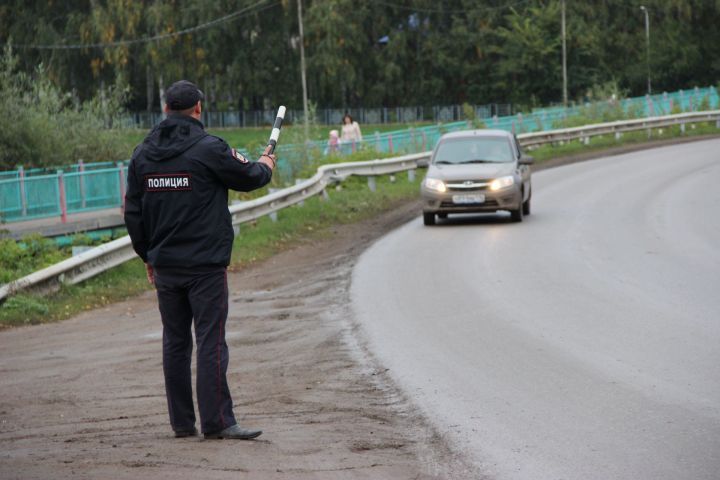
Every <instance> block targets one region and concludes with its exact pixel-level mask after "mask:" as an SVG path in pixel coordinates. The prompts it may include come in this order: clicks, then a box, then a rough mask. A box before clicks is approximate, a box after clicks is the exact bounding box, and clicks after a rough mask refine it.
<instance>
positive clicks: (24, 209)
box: [18, 167, 27, 217]
mask: <svg viewBox="0 0 720 480" xmlns="http://www.w3.org/2000/svg"><path fill="white" fill-rule="evenodd" d="M18 175H19V177H20V178H19V181H20V204H21V205H22V216H23V217H26V216H27V192H26V191H25V169H24V168H23V167H20V168H18Z"/></svg>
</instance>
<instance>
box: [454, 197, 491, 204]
mask: <svg viewBox="0 0 720 480" xmlns="http://www.w3.org/2000/svg"><path fill="white" fill-rule="evenodd" d="M483 202H485V195H453V203H459V204H465V203H483Z"/></svg>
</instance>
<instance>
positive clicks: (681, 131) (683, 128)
mask: <svg viewBox="0 0 720 480" xmlns="http://www.w3.org/2000/svg"><path fill="white" fill-rule="evenodd" d="M680 134H681V135H685V124H684V123H681V124H680Z"/></svg>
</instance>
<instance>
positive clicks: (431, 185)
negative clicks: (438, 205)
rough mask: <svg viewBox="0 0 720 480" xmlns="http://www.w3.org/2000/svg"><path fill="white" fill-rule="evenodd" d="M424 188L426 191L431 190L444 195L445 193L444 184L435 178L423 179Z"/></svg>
mask: <svg viewBox="0 0 720 480" xmlns="http://www.w3.org/2000/svg"><path fill="white" fill-rule="evenodd" d="M425 188H427V189H428V190H433V191H435V192H440V193H445V192H447V187H446V186H445V182H443V181H442V180H438V179H437V178H426V179H425Z"/></svg>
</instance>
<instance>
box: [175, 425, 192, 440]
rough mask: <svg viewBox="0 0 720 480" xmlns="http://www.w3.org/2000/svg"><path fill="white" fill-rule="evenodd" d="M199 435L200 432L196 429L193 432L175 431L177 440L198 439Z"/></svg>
mask: <svg viewBox="0 0 720 480" xmlns="http://www.w3.org/2000/svg"><path fill="white" fill-rule="evenodd" d="M197 435H198V431H197V428H195V427H193V429H192V430H175V438H185V437H197Z"/></svg>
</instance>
